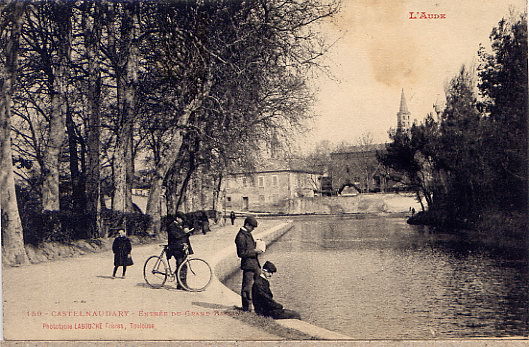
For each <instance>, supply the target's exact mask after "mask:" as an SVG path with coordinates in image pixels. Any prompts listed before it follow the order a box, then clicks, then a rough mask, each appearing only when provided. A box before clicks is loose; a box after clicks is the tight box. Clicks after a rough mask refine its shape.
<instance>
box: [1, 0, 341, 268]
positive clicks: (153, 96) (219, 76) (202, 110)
mask: <svg viewBox="0 0 529 347" xmlns="http://www.w3.org/2000/svg"><path fill="white" fill-rule="evenodd" d="M338 5H339V4H338V3H336V2H334V1H331V2H325V3H323V4H322V3H320V2H319V1H318V0H308V1H303V2H299V1H295V0H286V1H285V0H282V1H278V0H250V1H243V0H240V1H233V0H214V1H213V0H188V1H170V0H167V1H165V0H158V1H144V2H142V1H118V2H116V1H76V2H73V1H66V0H53V1H45V2H26V1H17V0H12V1H5V2H3V3H2V5H0V11H1V16H0V20H1V21H2V25H1V26H0V30H1V32H0V34H1V37H0V40H1V41H0V44H1V47H0V48H1V50H2V64H1V65H2V70H1V71H0V75H1V77H0V78H1V82H2V99H1V104H0V117H1V131H2V132H1V138H0V147H1V150H2V151H1V153H2V158H1V159H2V160H1V163H2V165H1V176H0V184H1V186H0V189H1V190H2V192H7V194H2V201H1V206H2V237H3V243H2V247H3V256H4V260H5V261H7V262H8V263H23V262H25V261H26V260H27V259H26V256H25V253H24V248H23V243H22V242H23V240H22V230H21V223H20V218H19V215H18V210H17V203H16V195H15V177H14V176H15V175H17V177H18V178H17V180H16V181H17V182H20V185H21V186H22V187H23V188H24V189H25V190H27V191H29V192H30V196H32V197H33V198H34V201H36V202H37V203H36V204H34V205H35V209H36V210H38V211H65V210H71V211H86V213H87V214H88V215H89V216H90V218H89V220H90V222H89V224H90V226H89V229H88V230H89V233H88V235H86V236H89V237H90V236H97V235H98V234H99V229H100V211H101V208H102V205H103V204H104V203H105V200H104V199H103V196H104V195H109V196H111V197H112V199H111V201H112V202H111V206H108V207H111V208H112V209H114V210H116V211H123V212H130V211H132V210H133V203H132V186H133V183H134V177H135V172H136V171H138V170H137V169H136V168H135V164H138V163H139V164H141V166H142V167H144V168H147V169H149V170H148V171H149V172H150V173H151V174H150V177H149V180H148V181H149V186H150V192H149V197H148V203H147V213H148V214H150V215H151V216H152V217H153V222H154V224H153V225H154V229H155V230H157V229H158V228H159V226H160V220H161V207H160V205H161V204H160V198H161V196H162V194H165V198H166V200H167V201H168V210H169V211H168V212H170V213H171V212H175V211H176V210H177V209H178V208H179V206H181V204H182V202H183V199H184V196H185V193H186V190H187V188H188V185H189V182H190V181H191V180H192V179H193V177H196V176H197V175H198V176H200V178H201V179H206V180H209V181H210V186H211V187H213V190H216V191H217V195H218V190H219V188H220V184H221V180H222V174H223V173H224V172H226V170H227V169H228V168H229V167H230V165H241V164H244V165H251V164H252V158H254V157H255V155H256V153H257V152H258V151H259V149H260V148H261V147H262V145H263V143H267V142H270V141H272V140H273V139H277V137H278V136H280V137H283V138H288V135H287V134H288V133H289V132H291V131H292V130H294V129H297V128H298V127H300V126H301V125H302V124H303V121H304V119H305V118H306V117H307V112H306V111H307V108H308V106H309V104H310V102H311V101H312V95H311V93H310V91H309V89H308V88H307V84H306V82H307V81H306V76H307V74H308V72H310V71H311V69H313V68H314V67H315V66H317V65H318V59H319V58H320V56H321V55H322V54H323V53H324V51H325V48H326V47H325V45H324V43H323V42H322V41H321V39H320V37H319V35H318V33H317V32H315V31H314V30H313V29H312V24H313V23H314V22H317V21H319V20H321V19H324V18H326V17H329V16H332V15H333V14H335V13H336V12H337V11H338V7H339V6H338ZM11 141H12V142H11ZM12 163H14V165H15V168H13V166H12Z"/></svg>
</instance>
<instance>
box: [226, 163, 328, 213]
mask: <svg viewBox="0 0 529 347" xmlns="http://www.w3.org/2000/svg"><path fill="white" fill-rule="evenodd" d="M321 177H322V174H321V173H319V172H314V171H310V170H304V169H292V168H289V167H283V168H261V169H258V170H255V171H246V172H234V173H230V174H228V175H227V176H226V177H225V179H224V182H223V186H222V192H223V195H224V202H223V204H224V206H225V209H226V211H230V210H235V211H256V212H274V211H280V210H281V206H284V205H285V203H286V202H287V201H288V200H289V199H293V198H297V197H313V196H315V195H316V194H319V192H320V191H321Z"/></svg>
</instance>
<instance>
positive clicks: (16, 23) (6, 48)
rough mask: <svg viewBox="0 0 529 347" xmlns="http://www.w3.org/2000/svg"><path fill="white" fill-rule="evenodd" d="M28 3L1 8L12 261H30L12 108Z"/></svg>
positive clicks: (4, 187)
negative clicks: (14, 153)
mask: <svg viewBox="0 0 529 347" xmlns="http://www.w3.org/2000/svg"><path fill="white" fill-rule="evenodd" d="M25 6H26V4H25V3H24V2H21V1H10V2H7V3H4V4H3V5H2V7H1V8H0V9H1V17H0V20H1V21H2V23H1V25H0V39H1V43H2V51H3V53H4V54H3V59H2V60H3V61H2V63H1V64H0V84H1V88H2V93H1V95H0V156H1V157H0V163H1V165H0V190H1V191H2V194H0V209H1V217H2V219H1V222H2V257H3V259H2V260H3V261H4V262H5V263H8V264H24V263H27V262H28V257H27V254H26V250H25V248H24V241H23V234H22V223H21V221H20V215H19V213H18V206H17V198H16V193H15V180H14V175H13V166H12V155H11V122H10V119H11V107H12V101H11V98H12V95H13V88H14V83H15V80H16V72H17V64H18V62H17V61H18V48H19V41H20V39H19V38H20V31H21V26H22V15H23V12H24V8H25Z"/></svg>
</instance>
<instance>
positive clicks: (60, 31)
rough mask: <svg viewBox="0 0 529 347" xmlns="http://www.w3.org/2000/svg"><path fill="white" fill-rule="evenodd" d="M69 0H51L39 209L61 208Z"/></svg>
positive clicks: (68, 43)
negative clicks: (52, 41)
mask: <svg viewBox="0 0 529 347" xmlns="http://www.w3.org/2000/svg"><path fill="white" fill-rule="evenodd" d="M70 6H71V4H66V3H61V2H58V1H56V2H54V17H55V25H56V26H57V35H58V37H57V38H56V39H57V42H58V62H57V66H56V67H55V69H54V72H53V76H50V78H51V115H50V128H49V133H48V143H47V146H46V151H45V153H44V167H43V169H42V176H43V177H42V209H43V210H45V211H46V210H49V211H56V210H59V209H60V199H59V165H60V160H59V159H60V155H61V149H62V145H63V142H64V138H65V129H64V128H65V116H66V97H67V95H66V88H67V73H68V70H67V68H68V62H69V58H70V45H71V23H70V20H71V7H70Z"/></svg>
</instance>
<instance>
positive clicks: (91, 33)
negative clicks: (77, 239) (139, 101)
mask: <svg viewBox="0 0 529 347" xmlns="http://www.w3.org/2000/svg"><path fill="white" fill-rule="evenodd" d="M92 6H93V9H94V10H93V16H92V18H90V16H87V17H86V21H85V25H86V26H85V32H84V35H85V47H86V54H87V57H88V88H87V102H88V105H87V111H88V127H87V138H88V141H87V152H88V160H87V162H88V165H87V167H86V209H87V212H88V213H89V215H90V219H89V225H88V234H89V235H88V236H89V237H98V236H101V233H100V232H99V230H101V229H102V225H101V181H100V176H101V171H100V166H101V162H100V157H99V151H100V137H101V108H100V106H99V105H100V102H101V71H100V66H99V61H100V53H99V52H100V41H101V27H102V24H101V8H100V4H98V3H97V2H94V3H93V5H92Z"/></svg>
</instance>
